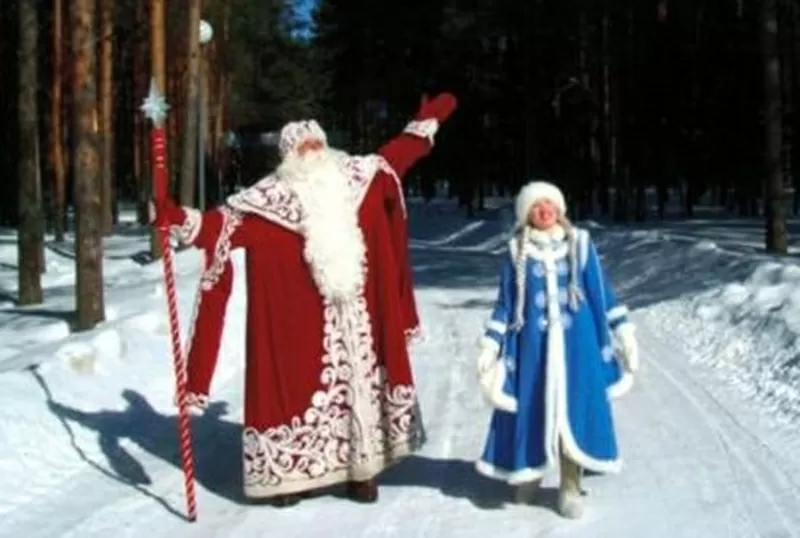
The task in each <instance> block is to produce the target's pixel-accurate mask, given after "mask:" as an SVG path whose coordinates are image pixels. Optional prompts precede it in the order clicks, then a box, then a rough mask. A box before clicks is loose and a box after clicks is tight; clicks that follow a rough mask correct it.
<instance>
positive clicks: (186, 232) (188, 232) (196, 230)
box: [170, 207, 203, 245]
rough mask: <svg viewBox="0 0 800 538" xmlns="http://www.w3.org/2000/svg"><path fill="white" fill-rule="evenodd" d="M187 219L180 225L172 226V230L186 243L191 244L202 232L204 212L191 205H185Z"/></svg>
mask: <svg viewBox="0 0 800 538" xmlns="http://www.w3.org/2000/svg"><path fill="white" fill-rule="evenodd" d="M183 211H184V213H186V219H185V220H184V221H183V224H181V225H180V226H171V227H170V232H171V233H172V235H173V236H174V237H176V238H177V239H178V241H180V242H181V243H183V244H184V245H191V244H192V243H194V240H195V239H197V236H198V235H199V234H200V227H201V226H202V224H203V214H202V213H200V212H199V211H198V210H196V209H194V208H191V207H184V208H183Z"/></svg>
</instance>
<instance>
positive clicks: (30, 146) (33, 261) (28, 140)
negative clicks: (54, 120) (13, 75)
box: [17, 0, 44, 305]
mask: <svg viewBox="0 0 800 538" xmlns="http://www.w3.org/2000/svg"><path fill="white" fill-rule="evenodd" d="M36 4H37V1H36V0H20V2H19V7H18V9H19V24H20V40H19V108H18V112H19V129H20V131H19V145H20V158H19V233H18V236H17V237H18V247H19V269H18V271H19V304H21V305H30V304H39V303H41V302H42V275H41V274H42V270H43V269H44V267H43V260H44V254H43V248H44V219H43V217H44V215H43V211H42V189H41V184H40V176H39V129H38V118H39V111H38V106H37V100H36V91H37V89H38V80H37V78H38V77H37V69H38V63H37V59H38V55H37V41H38V39H39V21H38V20H37V14H36Z"/></svg>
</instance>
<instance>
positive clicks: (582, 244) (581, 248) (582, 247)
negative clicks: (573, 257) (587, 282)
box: [575, 228, 592, 271]
mask: <svg viewBox="0 0 800 538" xmlns="http://www.w3.org/2000/svg"><path fill="white" fill-rule="evenodd" d="M575 232H576V233H577V237H578V264H579V266H580V268H581V271H583V270H584V269H585V268H586V262H588V261H589V246H590V245H591V244H592V241H591V239H590V237H589V232H587V231H586V230H581V229H578V228H575Z"/></svg>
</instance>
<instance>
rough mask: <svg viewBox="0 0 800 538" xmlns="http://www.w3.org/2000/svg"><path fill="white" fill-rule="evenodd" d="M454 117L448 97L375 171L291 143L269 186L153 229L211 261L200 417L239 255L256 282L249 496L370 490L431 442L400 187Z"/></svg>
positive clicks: (250, 298) (286, 139)
mask: <svg viewBox="0 0 800 538" xmlns="http://www.w3.org/2000/svg"><path fill="white" fill-rule="evenodd" d="M455 107H456V101H455V98H454V97H453V96H452V95H450V94H441V95H439V96H437V97H436V98H435V99H433V100H430V101H427V100H425V99H423V102H422V104H421V106H420V109H419V111H418V112H417V115H416V117H415V118H414V120H413V121H411V122H410V123H409V124H408V125H407V126H406V128H405V129H404V130H403V132H402V133H401V134H400V135H398V136H396V137H395V138H393V139H392V140H390V141H389V142H388V143H386V144H385V145H384V146H383V147H382V148H381V149H380V150H379V151H378V153H377V154H375V155H367V156H353V155H348V154H346V153H344V152H341V151H338V150H335V149H332V148H330V147H329V146H328V144H327V139H326V135H325V132H324V131H323V130H322V128H321V127H320V126H319V124H317V122H316V121H314V120H310V121H300V122H292V123H289V124H287V125H286V126H285V127H284V128H283V129H282V131H281V134H280V142H279V149H280V152H281V154H282V158H283V160H282V163H281V164H280V165H279V166H278V168H277V169H276V170H275V172H274V173H272V174H271V175H269V176H267V177H265V178H264V179H262V180H260V181H259V182H257V183H256V184H255V185H253V186H252V187H250V188H248V189H246V190H244V191H242V192H240V193H238V194H235V195H233V196H231V197H230V198H228V200H227V202H226V203H225V204H224V205H222V206H220V207H218V208H215V209H213V210H210V211H207V212H205V213H200V212H198V211H197V210H195V209H192V208H188V207H182V208H181V207H178V206H176V205H174V203H172V202H166V203H163V204H159V206H158V207H156V215H155V217H156V219H159V222H164V223H166V224H169V225H170V226H171V229H172V231H173V233H174V234H175V235H177V236H178V237H179V238H180V239H181V241H182V242H184V243H185V244H191V245H194V246H196V247H198V248H200V249H202V250H203V251H204V252H205V260H206V261H205V270H204V272H203V274H202V277H201V281H200V290H199V292H198V302H197V305H196V308H195V315H194V320H193V324H192V328H191V337H190V341H189V342H188V346H189V347H188V383H189V391H190V393H191V394H190V402H191V405H193V406H194V407H196V408H204V407H206V406H207V404H208V394H209V387H210V385H211V378H212V376H213V373H214V368H215V365H216V362H217V355H218V352H219V349H220V339H221V335H222V330H223V324H224V318H225V309H226V305H227V302H228V297H229V295H230V292H231V287H232V281H233V268H232V264H231V261H230V254H231V251H232V250H234V249H236V248H244V249H245V252H246V267H247V294H248V295H247V342H246V347H247V353H246V355H247V361H246V383H245V416H244V432H243V458H244V491H245V495H247V496H248V497H251V498H274V500H275V501H276V503H277V504H280V505H289V504H294V503H295V502H297V501H298V500H299V498H300V495H301V494H303V493H309V492H312V491H314V490H317V489H319V488H323V487H326V486H331V485H333V484H338V483H347V492H348V495H349V496H350V497H351V498H352V499H354V500H358V501H361V502H374V501H375V500H377V497H378V489H377V486H376V484H375V481H374V479H375V477H376V476H377V475H378V474H379V473H380V472H381V471H383V470H384V469H386V468H387V467H389V466H390V465H391V464H393V463H394V462H396V461H398V459H400V458H402V457H404V456H407V455H409V454H411V453H412V452H414V451H415V450H416V449H418V448H419V447H420V446H421V444H422V442H423V437H424V430H423V425H422V420H421V417H420V414H419V406H418V402H417V396H416V390H415V387H414V380H413V375H412V372H411V367H410V363H409V357H408V350H407V343H408V339H409V338H410V337H411V336H413V335H414V334H415V333H416V332H417V330H418V328H419V327H418V325H419V320H418V318H417V311H416V304H415V301H414V293H413V283H412V274H411V266H410V262H409V255H408V238H407V228H406V221H405V219H406V213H405V211H406V208H405V204H404V198H403V189H402V183H401V182H402V178H403V177H404V176H405V175H406V173H407V172H408V170H409V169H410V168H411V167H412V166H413V165H414V164H415V163H416V162H417V161H418V160H419V159H421V158H422V157H424V156H426V155H427V154H428V153H429V152H430V151H431V148H432V146H433V136H434V134H435V133H436V131H437V129H438V128H439V126H440V125H441V123H442V122H444V121H445V120H446V119H447V118H448V117H449V116H450V115H451V113H452V112H453V110H454V109H455Z"/></svg>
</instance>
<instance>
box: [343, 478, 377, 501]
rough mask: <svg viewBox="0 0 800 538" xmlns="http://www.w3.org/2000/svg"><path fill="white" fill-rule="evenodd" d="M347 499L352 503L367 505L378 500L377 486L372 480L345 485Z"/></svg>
mask: <svg viewBox="0 0 800 538" xmlns="http://www.w3.org/2000/svg"><path fill="white" fill-rule="evenodd" d="M347 497H348V498H350V499H351V500H353V501H356V502H359V503H364V504H369V503H374V502H377V500H378V484H376V483H375V481H374V480H364V481H362V482H356V481H351V482H348V483H347Z"/></svg>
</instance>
